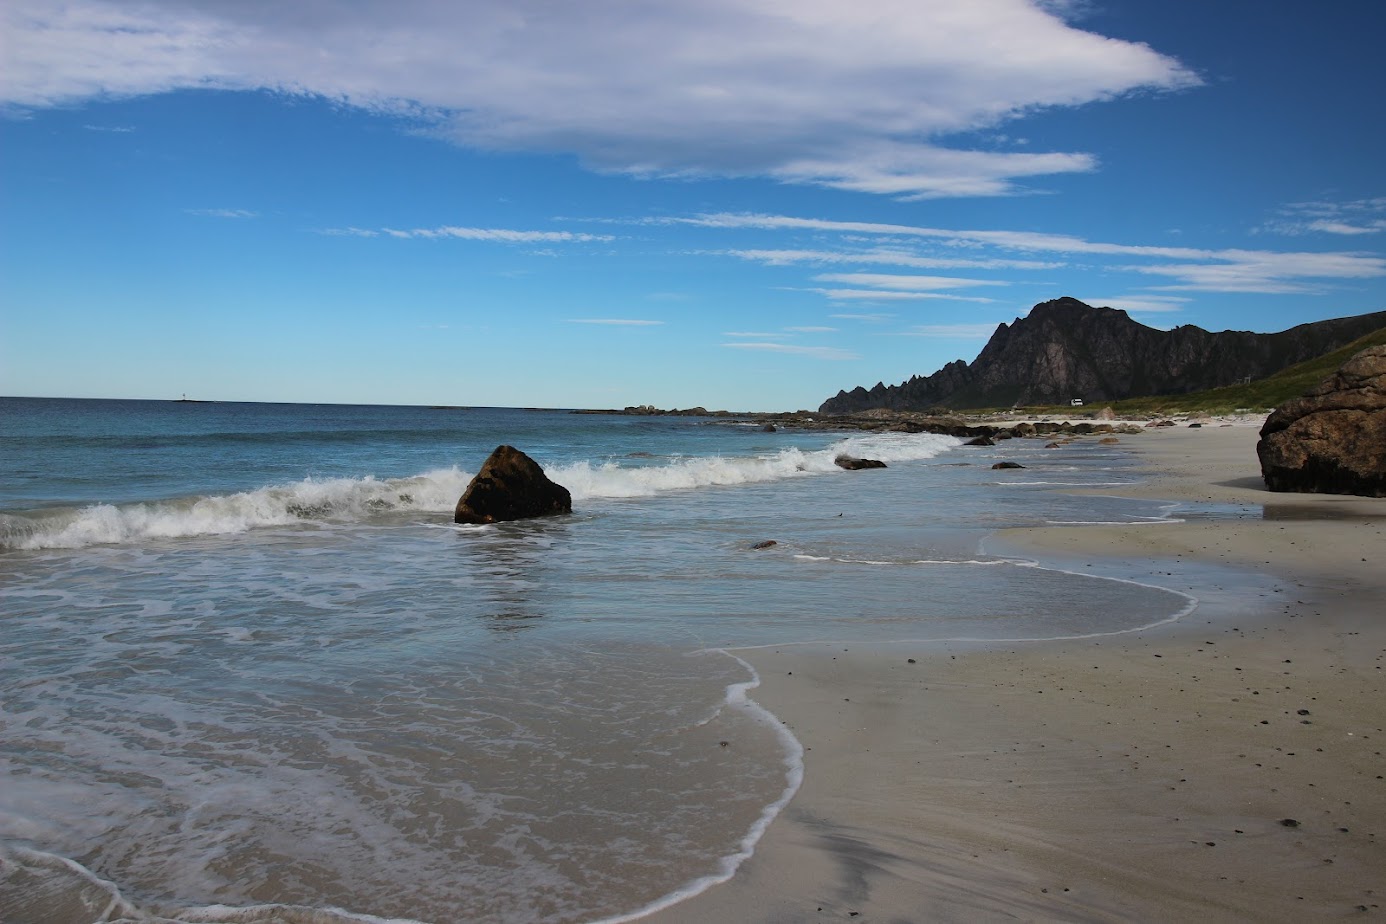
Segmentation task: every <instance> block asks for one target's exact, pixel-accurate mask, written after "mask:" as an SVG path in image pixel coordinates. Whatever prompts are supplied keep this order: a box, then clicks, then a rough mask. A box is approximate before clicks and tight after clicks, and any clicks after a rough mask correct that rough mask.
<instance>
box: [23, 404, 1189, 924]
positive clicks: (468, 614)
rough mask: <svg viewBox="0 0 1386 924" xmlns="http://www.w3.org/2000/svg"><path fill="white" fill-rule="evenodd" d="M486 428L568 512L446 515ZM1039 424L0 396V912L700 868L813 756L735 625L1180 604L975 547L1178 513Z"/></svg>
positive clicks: (1118, 611) (1001, 634) (279, 904)
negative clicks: (847, 458) (984, 431)
mask: <svg viewBox="0 0 1386 924" xmlns="http://www.w3.org/2000/svg"><path fill="white" fill-rule="evenodd" d="M499 443H510V444H512V445H515V446H517V447H519V448H520V449H522V450H524V451H525V452H527V453H528V454H530V455H531V456H533V457H534V458H535V459H536V460H537V461H539V462H540V464H542V465H543V466H544V467H545V469H546V470H547V471H548V472H549V474H550V476H551V477H553V478H554V480H556V481H558V482H560V483H561V484H563V485H565V486H566V487H568V488H569V489H570V490H571V491H572V494H573V500H574V513H573V515H571V516H566V517H559V518H551V519H545V520H536V521H529V522H525V523H515V524H502V525H497V526H487V527H457V526H454V525H453V523H452V508H453V505H454V504H455V503H456V501H457V498H458V496H459V495H460V494H461V492H462V490H463V489H464V488H465V487H466V484H467V482H468V480H469V479H470V477H471V475H472V474H473V473H475V471H476V470H477V469H478V468H479V466H480V465H481V463H482V461H484V459H485V457H486V456H487V455H488V454H489V453H490V451H491V450H492V449H494V448H495V446H496V445H497V444H499ZM1042 447H1043V441H1042V440H1023V441H1022V440H1016V441H1009V442H1006V443H1002V444H1000V445H998V446H997V447H994V448H986V449H978V448H960V445H959V441H957V440H954V439H952V438H949V437H942V436H933V435H927V434H919V435H905V434H888V435H846V434H827V433H821V432H796V431H792V430H784V429H781V430H780V431H779V432H774V433H771V432H765V431H763V430H762V429H761V428H760V427H759V426H756V425H750V424H737V423H734V422H730V421H724V420H716V419H707V418H670V417H655V418H651V417H622V416H590V415H575V414H571V413H566V412H562V411H532V410H515V409H497V408H468V409H428V408H417V407H348V406H327V405H314V406H308V405H266V404H232V403H208V404H198V403H177V402H149V401H88V400H57V399H51V400H50V399H16V398H10V399H0V844H2V845H3V846H0V866H3V877H0V920H4V921H7V922H15V924H19V922H62V924H74V922H82V921H98V920H101V921H107V920H116V919H121V918H127V919H136V920H164V919H172V920H178V921H284V922H299V921H304V922H307V921H314V922H316V921H355V920H371V919H373V918H385V919H402V920H412V921H425V922H438V924H443V922H460V921H503V922H530V921H544V922H558V921H563V922H568V921H594V920H602V919H607V920H610V919H621V918H623V917H625V916H629V915H636V914H638V913H639V912H640V911H641V910H642V909H648V908H649V907H651V906H653V905H656V904H658V903H660V902H664V901H669V900H671V899H672V898H676V897H678V896H679V895H683V894H688V893H690V892H694V891H697V890H699V889H702V888H705V887H707V886H708V885H710V884H711V883H714V882H716V881H718V880H720V879H722V878H725V877H726V876H727V875H729V874H730V872H731V871H732V870H733V869H734V868H735V866H736V864H737V863H738V862H739V861H740V859H742V858H744V856H746V855H747V854H748V852H749V851H751V850H753V849H754V844H755V840H756V838H757V837H758V836H759V834H760V833H761V831H762V830H763V829H764V827H765V826H766V825H767V824H768V823H769V821H770V819H771V818H773V816H774V814H775V813H776V812H777V811H778V810H779V808H780V807H781V806H782V805H783V804H784V803H785V801H787V799H788V798H789V797H790V796H792V794H793V792H794V790H795V788H796V787H797V785H798V780H799V775H800V772H801V769H802V767H801V763H800V754H801V749H800V746H799V743H798V742H797V741H795V740H794V739H793V737H792V736H791V735H790V734H789V733H788V732H787V731H785V730H784V729H783V726H781V725H780V724H779V723H778V722H777V721H776V720H775V718H774V717H773V716H771V715H769V714H768V713H766V712H764V711H763V710H761V709H760V708H759V707H758V706H756V705H755V703H754V692H753V687H754V684H755V682H756V680H757V678H756V677H755V675H754V672H753V671H752V670H751V669H750V667H749V666H748V665H747V664H746V663H745V662H743V661H741V660H739V659H738V658H737V657H736V653H735V651H729V650H728V649H736V648H739V647H749V646H757V645H769V644H775V645H784V644H792V643H795V642H805V641H814V640H840V641H844V642H859V643H880V642H883V641H888V640H903V639H926V640H927V639H938V640H943V639H1017V638H1045V637H1056V636H1072V635H1083V634H1090V633H1100V632H1111V631H1119V630H1122V629H1129V628H1133V627H1136V626H1140V625H1145V624H1149V623H1152V622H1157V621H1160V620H1163V619H1167V618H1169V617H1171V616H1173V615H1175V614H1177V613H1180V612H1182V611H1183V610H1185V609H1186V608H1187V606H1188V605H1189V600H1188V598H1187V597H1185V596H1182V595H1179V594H1175V593H1172V592H1170V591H1165V590H1160V589H1157V588H1153V587H1148V586H1144V585H1140V584H1134V583H1130V582H1121V581H1115V580H1106V579H1102V578H1098V577H1093V576H1091V575H1078V574H1073V573H1070V572H1066V571H1058V570H1050V569H1045V568H1042V567H1038V566H1036V565H1035V563H1033V562H1025V561H1018V560H1014V559H1003V558H995V557H992V556H988V555H984V554H981V553H980V552H979V549H980V548H981V547H982V546H981V542H982V539H983V538H984V537H985V536H986V535H987V534H988V533H989V532H990V531H992V530H995V529H998V528H1003V527H1008V526H1021V525H1030V524H1042V523H1052V522H1067V523H1082V522H1093V521H1107V522H1133V523H1136V522H1154V521H1156V520H1158V519H1159V518H1160V517H1161V516H1162V515H1163V514H1164V513H1165V510H1164V509H1163V508H1162V507H1161V506H1160V505H1158V504H1153V503H1150V502H1142V501H1132V500H1124V499H1119V498H1116V497H1106V496H1078V495H1072V494H1067V493H1063V487H1064V486H1065V485H1080V486H1094V485H1096V486H1099V487H1106V488H1107V489H1109V490H1111V491H1112V492H1118V491H1120V486H1121V485H1122V484H1128V483H1131V482H1133V481H1135V480H1138V476H1137V475H1136V474H1134V470H1133V469H1132V467H1131V463H1130V462H1129V459H1128V458H1127V457H1126V456H1125V455H1123V454H1122V453H1120V452H1118V451H1115V450H1112V449H1111V448H1110V447H1103V446H1099V445H1098V444H1097V443H1096V441H1095V440H1088V441H1084V442H1080V443H1077V444H1074V445H1071V446H1068V447H1065V448H1064V449H1063V450H1062V451H1046V450H1044V449H1043V448H1042ZM844 451H845V452H848V453H851V454H853V455H857V456H864V457H870V458H876V459H882V460H884V461H886V462H887V463H888V464H889V468H887V469H884V470H875V471H860V472H846V471H842V470H840V469H838V468H837V467H835V466H834V465H833V461H832V460H833V458H834V456H835V455H836V454H838V453H839V452H844ZM1003 458H1004V459H1011V460H1015V461H1019V462H1022V463H1023V464H1024V465H1026V466H1027V468H1025V469H1023V470H1013V471H992V470H991V468H990V464H991V463H992V462H994V461H996V460H998V459H1003ZM763 540H775V541H776V543H777V544H776V545H775V546H774V547H773V548H767V549H763V550H758V551H752V550H751V546H752V545H753V544H755V543H757V542H760V541H763Z"/></svg>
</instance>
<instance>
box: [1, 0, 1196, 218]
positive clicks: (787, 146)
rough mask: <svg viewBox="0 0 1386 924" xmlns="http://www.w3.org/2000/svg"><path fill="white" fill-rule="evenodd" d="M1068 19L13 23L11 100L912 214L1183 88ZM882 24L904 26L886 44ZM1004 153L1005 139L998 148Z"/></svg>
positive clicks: (393, 12)
mask: <svg viewBox="0 0 1386 924" xmlns="http://www.w3.org/2000/svg"><path fill="white" fill-rule="evenodd" d="M1058 9H1059V8H1058V7H1055V6H1054V0H988V2H973V3H967V4H959V3H956V2H954V0H917V2H912V3H899V2H893V0H858V2H856V3H853V4H851V5H848V6H844V5H843V4H840V3H833V2H807V3H795V4H787V3H784V2H781V0H738V2H727V0H667V2H661V3H649V4H634V5H632V4H629V3H620V2H614V0H593V2H590V3H582V4H562V3H559V4H555V3H549V2H545V0H472V2H468V3H463V4H440V3H434V2H428V0H399V2H397V3H392V4H388V5H382V4H370V3H363V4H333V3H314V4H301V3H291V4H272V3H253V4H247V3H239V4H221V3H206V2H196V3H195V2H189V0H145V2H142V3H139V4H132V3H125V2H119V0H67V2H64V3H61V4H18V3H10V4H4V5H3V6H0V29H2V30H3V31H4V32H5V34H6V35H7V37H8V39H9V43H8V49H7V54H6V56H5V64H4V72H3V78H4V79H3V80H0V87H3V88H4V90H3V96H0V103H8V104H10V105H12V106H20V107H43V106H57V105H70V104H74V103H81V102H84V101H87V100H93V99H110V98H119V97H129V96H137V95H144V94H152V93H163V92H169V91H173V90H178V89H186V88H199V89H202V88H213V89H225V90H251V89H270V90H274V91H277V92H283V93H292V94H304V95H316V96H320V97H323V98H326V99H331V100H334V101H338V102H340V103H342V104H345V105H349V106H356V107H360V108H362V109H366V110H369V111H373V112H382V113H392V114H399V113H403V114H407V115H409V116H411V117H412V118H414V119H415V120H420V119H421V120H424V121H425V122H427V123H429V124H430V125H432V127H433V131H434V132H435V133H436V134H438V135H440V136H442V137H445V138H448V139H451V140H453V141H455V142H456V143H458V144H462V145H466V146H469V147H474V148H479V149H484V150H493V151H541V152H567V153H572V154H575V155H577V156H578V157H579V158H581V159H582V161H583V162H584V163H586V164H587V165H589V166H590V167H592V168H594V169H597V170H607V171H620V172H625V173H633V174H639V175H646V176H685V177H687V176H763V177H772V178H775V179H778V180H780V181H783V182H786V183H806V184H813V185H818V186H829V187H834V188H839V189H849V190H857V191H861V192H869V193H880V194H886V195H892V196H898V197H903V198H928V197H937V196H974V195H1001V194H1010V193H1015V192H1017V191H1023V188H1022V186H1021V184H1022V183H1023V182H1024V181H1026V180H1028V179H1030V178H1033V177H1037V176H1044V175H1050V174H1061V173H1072V172H1078V171H1087V170H1091V169H1093V167H1094V165H1095V160H1094V158H1093V156H1092V155H1091V154H1089V153H1086V152H1082V151H1051V152H1045V151H1038V152H1031V151H1029V150H1025V151H998V150H964V149H957V148H950V147H947V146H946V145H945V141H944V139H946V138H949V137H955V136H957V135H958V133H960V132H965V131H969V130H977V129H992V128H994V127H995V126H997V125H999V124H1001V123H1004V122H1006V121H1008V120H1010V119H1012V118H1015V117H1017V116H1019V115H1022V114H1026V113H1031V112H1034V111H1035V110H1037V109H1043V108H1046V107H1073V106H1081V105H1086V104H1093V103H1101V102H1104V101H1110V100H1112V99H1114V98H1116V97H1120V96H1122V95H1124V94H1128V93H1132V92H1138V91H1151V90H1154V91H1168V90H1177V89H1180V88H1184V87H1189V86H1192V85H1195V84H1197V83H1198V78H1197V76H1195V75H1194V74H1193V73H1192V72H1190V71H1189V70H1188V69H1187V68H1185V67H1184V66H1182V65H1181V64H1180V63H1179V62H1177V61H1175V60H1173V59H1171V58H1169V57H1166V56H1164V55H1161V54H1159V53H1158V52H1156V51H1155V50H1153V49H1151V48H1150V47H1149V46H1147V45H1144V44H1141V43H1137V42H1129V41H1123V40H1119V39H1114V38H1108V37H1105V36H1102V35H1098V34H1096V33H1094V32H1091V31H1085V30H1082V29H1078V28H1074V27H1073V26H1071V25H1070V24H1069V23H1068V22H1066V21H1065V19H1064V18H1063V16H1062V15H1059V14H1058V12H1057V11H1058ZM883 23H888V26H885V27H883ZM991 136H992V137H993V138H994V139H999V138H1001V137H1002V135H1001V133H999V132H995V131H993V132H991Z"/></svg>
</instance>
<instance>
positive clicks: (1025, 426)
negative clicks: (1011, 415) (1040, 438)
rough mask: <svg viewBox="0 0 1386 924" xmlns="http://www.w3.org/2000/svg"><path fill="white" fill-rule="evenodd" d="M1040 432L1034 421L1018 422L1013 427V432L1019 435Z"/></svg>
mask: <svg viewBox="0 0 1386 924" xmlns="http://www.w3.org/2000/svg"><path fill="white" fill-rule="evenodd" d="M1038 432H1039V428H1038V427H1036V426H1035V425H1034V424H1032V423H1023V422H1022V423H1018V424H1016V425H1015V426H1014V427H1011V434H1012V435H1013V436H1019V437H1031V436H1034V435H1035V434H1036V433H1038Z"/></svg>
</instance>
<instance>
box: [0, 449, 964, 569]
mask: <svg viewBox="0 0 1386 924" xmlns="http://www.w3.org/2000/svg"><path fill="white" fill-rule="evenodd" d="M956 445H958V440H955V439H953V438H952V437H947V436H936V435H933V434H879V435H871V436H863V437H852V438H849V439H844V440H840V441H838V442H836V443H834V444H833V445H831V446H829V447H827V448H825V449H820V450H803V449H799V448H789V449H783V450H781V451H779V452H776V453H771V454H767V455H760V456H739V457H738V456H688V457H672V458H664V459H641V460H639V462H638V463H637V462H635V461H633V460H629V459H626V460H620V461H602V462H593V461H590V460H588V461H580V462H571V463H564V464H556V465H549V466H546V471H547V472H548V474H549V477H550V478H552V479H553V480H554V481H556V482H558V483H559V484H561V485H563V486H564V487H566V488H567V489H568V490H569V491H570V492H571V493H572V495H573V500H574V501H575V502H581V501H584V500H590V499H594V498H631V497H651V496H655V495H660V494H666V493H670V492H674V491H690V490H697V489H699V488H706V487H714V486H735V485H743V484H761V483H765V482H773V481H780V480H783V479H787V478H796V477H804V476H811V475H827V474H833V473H837V472H840V471H841V470H840V469H839V468H837V466H836V465H835V464H834V461H833V460H834V459H835V458H836V457H837V456H839V455H843V454H846V455H852V456H859V457H862V456H866V457H870V458H873V459H880V460H881V461H883V462H903V461H913V460H923V459H929V458H932V457H934V456H936V455H938V454H939V453H941V452H944V451H946V450H948V449H950V448H952V447H953V446H956ZM473 474H474V473H471V472H466V471H463V470H462V469H459V468H456V467H454V468H448V469H438V470H434V471H430V472H424V473H423V474H419V475H415V476H412V477H409V478H390V479H376V478H374V477H370V476H367V477H363V478H307V479H304V480H303V481H298V482H292V483H289V484H281V485H271V486H267V487H262V488H257V489H255V490H252V491H241V492H237V493H234V494H219V495H202V496H195V497H184V498H176V499H171V500H164V501H147V502H141V503H132V504H119V505H117V504H94V505H92V506H88V507H81V508H76V507H69V508H50V509H46V510H31V511H25V512H23V513H18V514H4V513H0V549H73V548H84V547H87V546H93V545H111V544H121V543H129V542H139V541H142V540H148V539H178V538H186V537H193V536H217V535H229V534H234V533H243V532H247V531H249V530H252V529H258V528H265V527H284V526H294V525H304V524H313V523H316V524H318V525H323V526H328V525H336V524H351V523H358V522H364V521H368V520H370V519H371V518H373V517H379V516H381V515H383V514H388V513H391V512H396V513H428V514H444V513H450V512H451V511H452V509H453V507H454V506H455V505H456V503H457V499H458V497H460V496H461V495H462V492H463V491H464V490H466V487H467V484H468V482H470V481H471V479H472V476H473Z"/></svg>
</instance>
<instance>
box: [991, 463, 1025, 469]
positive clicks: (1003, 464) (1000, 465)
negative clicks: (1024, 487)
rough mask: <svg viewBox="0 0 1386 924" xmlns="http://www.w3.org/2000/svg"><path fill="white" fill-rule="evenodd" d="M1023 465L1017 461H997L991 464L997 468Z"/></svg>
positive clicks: (1021, 466) (1020, 466)
mask: <svg viewBox="0 0 1386 924" xmlns="http://www.w3.org/2000/svg"><path fill="white" fill-rule="evenodd" d="M1024 467H1025V466H1023V465H1021V464H1020V463H1019V462H997V463H996V464H995V465H993V466H992V468H993V469H997V468H1024Z"/></svg>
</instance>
